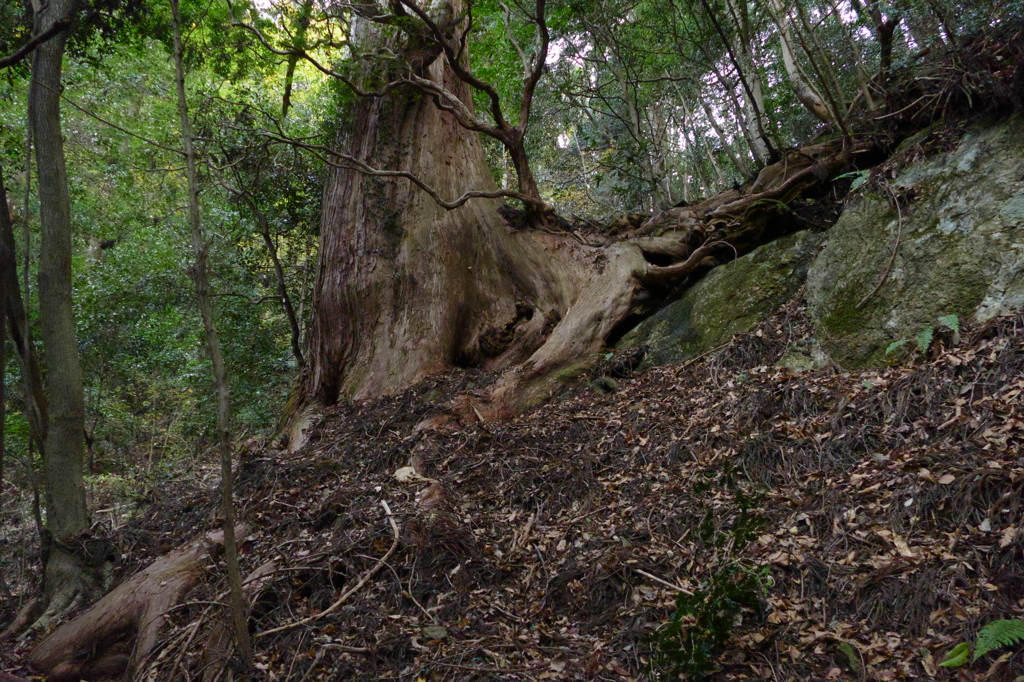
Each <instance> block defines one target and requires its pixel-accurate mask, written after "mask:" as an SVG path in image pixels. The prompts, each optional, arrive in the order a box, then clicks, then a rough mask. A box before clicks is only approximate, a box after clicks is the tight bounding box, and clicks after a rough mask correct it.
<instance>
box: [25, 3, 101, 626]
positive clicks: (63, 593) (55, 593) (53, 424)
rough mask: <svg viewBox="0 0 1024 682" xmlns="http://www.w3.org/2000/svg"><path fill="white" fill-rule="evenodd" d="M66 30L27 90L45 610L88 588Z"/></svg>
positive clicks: (63, 7)
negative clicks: (35, 205)
mask: <svg viewBox="0 0 1024 682" xmlns="http://www.w3.org/2000/svg"><path fill="white" fill-rule="evenodd" d="M74 12H75V2H74V0H52V1H51V2H50V3H49V4H48V5H41V4H37V5H36V27H35V29H36V33H42V32H45V31H47V30H48V29H50V28H51V27H52V26H53V25H54V24H55V23H57V22H64V23H68V22H70V20H71V19H72V17H74ZM65 43H66V34H60V35H58V36H56V37H55V38H53V39H52V40H50V41H48V42H46V43H43V44H42V45H40V46H39V47H37V48H36V51H35V59H34V62H33V64H32V83H31V86H30V89H29V112H30V125H31V126H32V132H33V137H34V139H35V144H36V162H37V165H38V166H39V197H40V202H39V217H40V224H41V227H42V239H41V250H40V257H39V309H40V317H41V322H42V330H43V347H44V348H45V349H46V378H47V397H48V399H49V425H48V428H47V431H46V449H45V453H44V458H43V468H44V471H45V477H46V512H47V513H46V527H47V531H48V532H49V534H50V537H51V539H52V543H51V546H50V551H49V558H48V560H47V563H46V573H45V584H46V590H45V591H46V596H47V598H48V600H49V602H50V604H49V613H50V614H51V615H53V614H57V613H59V612H61V611H62V610H65V609H66V608H68V607H70V606H71V605H72V604H73V603H74V601H75V600H76V599H77V598H78V597H80V596H81V594H82V592H83V590H87V589H89V588H91V587H92V586H91V585H90V581H89V580H88V571H87V570H86V568H85V566H84V565H83V564H82V563H81V559H80V557H78V556H76V552H75V551H74V547H75V546H76V544H77V543H78V542H79V541H80V539H81V537H82V536H83V535H84V534H86V533H87V532H88V530H89V516H88V514H87V513H86V507H85V485H84V482H83V478H82V467H83V464H84V461H85V444H84V440H83V434H84V433H85V399H84V395H83V391H82V369H81V366H80V364H79V358H78V345H77V343H76V342H75V319H74V312H73V310H72V306H71V199H70V196H69V193H68V178H67V171H66V169H65V161H64V142H63V137H62V134H61V124H60V91H61V66H62V61H63V58H64V46H65Z"/></svg>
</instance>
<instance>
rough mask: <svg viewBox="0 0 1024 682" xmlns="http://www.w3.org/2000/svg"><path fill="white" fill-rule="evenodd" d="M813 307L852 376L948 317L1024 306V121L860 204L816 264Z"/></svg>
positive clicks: (978, 135) (914, 171) (974, 140)
mask: <svg viewBox="0 0 1024 682" xmlns="http://www.w3.org/2000/svg"><path fill="white" fill-rule="evenodd" d="M897 200H898V201H899V208H898V209H897V206H896V202H897ZM894 250H895V256H893V251H894ZM807 301H808V305H809V310H810V314H811V317H812V320H813V324H814V327H815V332H816V336H817V337H818V339H819V341H820V343H821V345H822V347H823V348H824V350H825V351H826V352H827V353H828V355H829V356H830V357H831V358H832V360H834V361H835V362H837V363H838V364H839V365H841V366H843V367H847V368H856V367H864V366H877V365H881V364H884V363H885V362H886V361H887V360H888V358H886V355H885V351H886V348H887V346H889V344H891V343H892V342H894V341H899V340H902V339H912V338H914V336H915V335H916V334H918V333H919V332H920V331H921V330H922V329H925V328H927V327H929V326H938V323H937V319H938V318H939V317H941V316H946V315H951V314H955V315H957V316H959V318H961V319H973V320H975V321H984V320H987V319H990V318H992V317H995V316H997V315H1000V314H1004V313H1009V312H1013V311H1016V310H1020V309H1022V308H1024V119H1022V118H1021V117H1019V116H1018V117H1014V118H1012V119H1010V120H1008V121H1004V122H1002V123H1000V124H997V125H992V126H988V127H981V128H977V129H975V130H974V131H972V132H969V133H968V134H967V135H966V136H965V137H964V138H963V139H962V141H961V142H960V143H959V145H958V146H957V148H956V149H955V150H954V151H952V152H949V153H945V154H940V155H937V156H933V157H931V158H928V159H926V160H924V161H919V162H916V163H913V164H911V165H910V166H908V167H907V168H906V169H905V170H903V172H902V173H900V174H899V176H898V177H897V178H896V179H895V180H891V181H889V182H888V185H887V186H885V185H882V186H881V187H879V188H878V189H876V190H874V191H871V192H868V193H866V194H865V195H864V196H863V197H859V198H856V199H854V200H853V201H852V202H851V203H850V204H849V206H848V208H847V209H846V211H845V212H844V213H843V215H842V217H841V218H840V219H839V222H838V223H837V224H836V225H835V226H834V227H832V228H831V230H830V231H829V233H828V240H827V242H826V245H825V246H824V248H823V249H822V251H821V253H820V255H819V256H818V257H817V258H816V259H815V260H814V263H813V264H812V265H811V267H810V271H809V273H808V276H807Z"/></svg>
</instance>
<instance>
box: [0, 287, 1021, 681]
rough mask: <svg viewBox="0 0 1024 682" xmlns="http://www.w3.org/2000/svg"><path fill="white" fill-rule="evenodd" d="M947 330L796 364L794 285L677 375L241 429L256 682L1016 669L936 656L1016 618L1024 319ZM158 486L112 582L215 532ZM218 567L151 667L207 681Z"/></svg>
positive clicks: (622, 367) (1017, 665)
mask: <svg viewBox="0 0 1024 682" xmlns="http://www.w3.org/2000/svg"><path fill="white" fill-rule="evenodd" d="M961 331H962V333H963V338H962V340H959V343H957V344H954V342H953V339H952V338H950V337H949V336H948V335H947V336H946V337H944V338H938V339H937V340H936V341H935V343H934V344H933V346H932V347H931V349H930V351H929V352H928V353H927V355H921V354H918V356H917V357H916V360H915V361H914V362H913V363H910V364H906V365H903V366H896V367H892V368H889V369H886V370H884V371H865V372H856V373H847V372H841V371H838V370H836V369H834V368H824V369H820V370H814V371H810V372H806V373H803V374H790V373H788V372H787V371H785V370H783V369H780V368H779V367H778V366H777V365H776V363H777V362H778V361H779V359H780V358H781V357H782V356H783V354H784V353H785V352H786V351H787V349H790V348H794V347H798V346H800V345H801V344H804V343H806V342H807V339H808V337H809V327H808V325H807V322H806V313H805V309H804V306H803V304H802V301H801V300H800V299H799V298H798V299H796V300H794V301H793V302H791V303H790V304H788V305H787V306H785V307H783V308H782V309H781V310H780V311H779V312H778V313H777V314H776V315H774V316H773V317H771V318H769V319H768V320H766V321H765V322H764V323H763V324H762V325H761V326H759V327H758V328H757V329H756V330H755V331H754V332H751V333H749V334H745V335H742V336H737V337H735V338H734V339H733V340H732V341H731V342H730V343H729V344H727V345H725V346H723V347H721V348H718V349H716V350H715V351H712V352H710V353H708V354H706V355H704V356H702V357H700V358H697V359H695V360H692V361H690V362H688V363H686V364H684V365H681V366H670V367H662V368H656V369H652V370H648V371H644V372H637V373H635V374H634V373H632V372H631V370H630V366H631V364H633V363H632V362H630V360H631V358H628V357H616V356H612V357H609V358H608V359H606V360H605V361H603V362H602V363H601V364H600V365H599V368H598V370H597V371H595V373H594V375H593V376H592V377H591V379H592V380H591V381H590V382H580V384H579V385H578V386H577V387H576V388H575V389H573V390H571V391H569V392H567V393H566V394H564V395H562V396H557V397H555V398H554V399H553V400H551V401H549V402H548V403H546V404H544V405H541V406H539V407H537V408H535V409H534V410H532V411H530V412H528V413H527V414H525V415H523V416H522V417H520V418H518V419H516V420H514V421H512V422H509V423H505V424H500V425H494V424H486V425H484V424H480V423H473V424H466V423H460V422H459V421H458V420H457V419H456V418H455V417H454V416H453V415H452V414H451V413H450V412H449V411H448V409H447V407H446V405H448V403H449V401H450V400H451V398H452V397H453V396H454V395H458V394H466V393H467V392H469V393H470V394H472V392H473V391H474V390H480V389H482V388H483V385H484V384H485V383H486V382H487V381H488V378H487V377H486V376H484V375H481V374H475V373H472V372H465V373H459V374H455V375H450V376H447V377H444V378H440V379H436V380H430V381H426V382H424V383H422V384H420V385H419V386H417V387H415V388H414V389H412V390H410V391H408V392H406V393H405V394H403V395H400V396H396V397H393V398H388V399H384V400H380V401H377V402H374V403H371V404H365V405H356V406H338V407H335V408H332V409H330V410H328V411H327V412H326V413H325V414H324V415H323V416H322V417H321V418H320V420H319V421H318V423H316V424H315V426H314V427H313V429H312V430H311V432H310V433H311V437H310V439H309V441H308V442H307V443H306V444H305V445H304V446H303V447H302V448H301V449H300V450H299V451H297V452H295V453H291V454H290V453H288V452H287V451H285V450H281V449H277V448H276V447H275V446H274V445H273V444H267V445H255V444H252V445H250V447H249V449H248V450H246V451H245V452H244V453H243V454H242V457H241V462H240V464H239V475H238V481H237V489H236V494H237V500H238V505H239V509H240V514H239V516H240V519H242V520H243V521H245V522H246V523H247V524H248V526H249V529H250V530H249V534H248V539H247V540H246V542H245V545H244V548H243V552H242V562H243V571H245V572H247V573H252V572H254V571H256V570H257V569H258V568H259V569H260V575H261V576H262V577H260V578H259V579H258V580H253V581H252V582H251V583H250V585H249V591H250V595H251V598H252V601H253V605H252V617H251V621H250V622H251V625H252V631H253V633H254V637H255V639H254V645H255V648H256V651H257V660H258V668H259V670H260V675H259V676H258V678H260V679H279V680H285V679H287V680H299V681H303V682H304V681H306V680H325V679H332V680H408V681H409V682H414V681H421V680H548V679H550V680H559V679H566V680H589V679H594V680H598V679H599V680H628V679H640V678H643V677H644V676H645V675H646V676H647V677H648V678H651V677H656V676H657V675H656V672H657V671H670V670H672V668H673V665H678V666H681V667H679V668H678V669H679V670H682V671H688V672H690V673H695V672H698V671H699V670H701V669H703V670H704V671H706V672H707V674H708V675H709V678H710V679H721V680H727V679H728V680H734V679H735V680H739V679H761V680H811V679H814V680H822V679H842V680H891V679H905V678H913V677H917V678H926V679H927V678H937V679H959V680H993V681H995V680H1014V679H1020V677H1019V676H1021V675H1024V660H1022V658H1024V657H1022V656H1021V655H1020V653H1019V650H1018V652H1017V653H1014V652H1013V651H1012V650H1011V649H1008V650H998V651H995V652H993V653H991V654H989V655H988V656H985V657H983V658H982V659H981V660H979V661H977V662H976V663H974V664H968V665H966V666H964V667H963V668H959V669H948V668H942V667H938V664H939V663H940V662H941V661H942V660H943V659H944V657H945V656H946V654H947V653H948V652H949V651H950V650H951V649H952V648H953V647H955V646H956V645H957V644H959V643H960V642H962V641H970V642H973V641H974V637H975V636H976V634H977V633H978V631H979V629H980V628H981V627H983V626H984V625H985V624H987V623H989V622H991V621H993V620H996V619H1001V618H1017V617H1021V616H1022V613H1024V558H1022V549H1024V526H1022V500H1024V496H1022V492H1024V491H1022V487H1024V455H1022V450H1024V448H1022V444H1024V407H1022V403H1024V400H1022V395H1024V315H1018V316H1015V317H1004V318H999V319H996V320H994V321H992V322H990V323H988V324H986V325H984V326H983V327H980V328H975V329H963V330H961ZM601 376H605V377H608V376H611V377H613V378H614V381H612V382H610V381H608V380H607V378H604V379H600V377H601ZM599 385H600V386H604V387H605V390H608V389H609V388H610V389H614V390H613V392H610V393H607V392H602V391H601V390H599V389H598V386H599ZM396 472H398V476H396ZM402 479H404V480H402ZM424 479H429V480H424ZM155 495H156V500H155V502H154V503H152V504H151V505H149V506H148V507H147V508H146V509H145V511H144V512H142V513H141V514H139V515H138V516H137V517H136V518H135V519H134V520H133V521H132V522H131V523H130V524H129V525H128V526H127V527H125V528H124V529H123V531H122V532H121V534H120V539H119V541H118V542H119V548H120V549H121V550H122V554H123V556H124V557H126V558H128V559H129V560H127V561H125V562H124V563H123V565H122V567H121V572H122V573H123V574H124V575H129V574H130V573H131V572H132V571H133V570H134V569H135V568H137V567H139V566H141V565H144V564H145V563H146V562H147V561H148V559H149V558H151V557H153V556H156V555H157V554H159V553H160V552H162V551H166V549H167V548H169V547H172V546H176V545H178V544H180V543H182V542H184V541H186V540H188V539H189V538H191V537H194V536H195V535H196V534H197V533H199V532H202V531H206V530H209V529H211V528H213V527H215V526H216V501H217V500H216V494H215V493H214V492H211V491H210V489H209V486H205V487H204V486H202V485H199V484H198V481H197V480H196V477H192V478H189V479H186V480H182V481H181V482H180V483H177V484H174V485H173V486H171V485H166V486H164V487H163V488H159V489H158V490H157V491H156V492H155ZM382 502H384V503H387V504H386V507H387V508H388V509H390V511H391V513H392V514H393V516H391V517H390V518H389V517H388V515H387V513H386V512H385V505H382ZM392 520H393V521H395V524H394V525H392V524H391V521H392ZM391 548H394V549H395V551H394V552H393V553H391V554H390V555H389V550H390V549H391ZM385 557H386V561H384V562H383V563H382V562H381V560H382V558H385ZM374 568H377V569H378V570H377V572H375V573H372V575H370V577H369V579H368V580H366V582H365V583H361V580H362V579H363V578H364V577H365V576H367V575H368V574H369V573H370V572H371V571H372V570H373V569H374ZM210 569H211V570H210V571H209V573H208V574H207V576H206V578H205V579H204V581H203V582H202V583H201V585H200V587H198V588H197V589H196V590H194V591H193V592H192V594H191V595H190V602H189V603H188V604H187V605H185V606H183V607H179V608H178V609H176V610H175V612H174V613H173V614H172V616H171V625H170V626H169V628H168V630H167V631H166V633H165V636H164V638H163V640H162V643H161V648H160V650H159V651H158V652H156V653H154V655H153V656H152V659H151V660H152V663H151V670H152V676H151V677H150V679H171V677H173V674H172V667H173V670H174V671H179V670H180V671H189V674H190V677H189V678H186V679H198V677H199V676H201V674H200V670H201V669H202V666H203V665H204V664H203V660H202V655H203V654H202V649H203V648H204V647H202V646H196V645H195V644H194V643H196V642H202V641H203V637H205V636H206V634H205V633H206V631H207V628H209V627H211V625H212V623H213V621H214V620H215V619H216V618H226V614H225V613H220V612H219V610H218V609H214V608H211V606H210V602H211V601H216V600H218V599H220V598H221V597H222V596H223V593H224V590H225V582H224V578H223V571H221V570H219V569H218V568H217V567H216V566H213V565H211V566H210ZM353 587H358V589H355V590H352V588H353ZM346 594H347V596H345V595H346ZM690 594H692V595H694V596H692V597H690V596H689V595H690ZM343 596H345V599H344V601H342V599H341V598H342V597H343ZM677 598H678V599H679V602H678V603H677ZM339 602H341V603H339ZM328 609H330V610H329V611H328ZM325 611H326V613H325ZM673 614H676V616H675V617H674V616H673ZM304 619H305V620H304ZM300 621H301V622H300ZM673 622H674V623H675V626H673V627H666V626H667V625H668V624H670V623H673ZM197 628H198V629H197ZM275 629H279V630H277V631H275V632H271V631H272V630H275ZM27 650H28V645H27V644H25V645H21V647H20V648H16V649H13V650H8V651H7V652H5V653H4V656H3V659H2V661H0V662H2V663H3V664H5V665H4V666H3V667H4V668H6V669H8V670H20V672H22V673H24V672H25V670H24V669H23V668H18V667H17V666H18V662H19V661H20V660H23V659H21V658H20V655H21V654H23V653H24V652H25V651H27ZM652 666H653V667H652ZM0 669H2V668H0ZM645 671H648V672H645ZM650 671H654V672H650ZM665 677H666V678H672V676H671V675H665ZM690 679H692V677H691V678H690Z"/></svg>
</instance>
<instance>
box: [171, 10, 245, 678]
mask: <svg viewBox="0 0 1024 682" xmlns="http://www.w3.org/2000/svg"><path fill="white" fill-rule="evenodd" d="M170 5H171V18H172V21H171V24H172V32H173V38H174V55H173V57H174V76H175V79H174V80H175V86H176V89H177V96H178V116H179V119H180V122H181V140H182V144H183V146H184V148H185V172H186V175H187V176H188V209H189V210H188V217H189V226H190V227H191V233H192V250H193V253H194V254H195V259H196V260H195V263H194V264H193V268H192V276H193V280H194V281H195V285H196V301H197V303H198V305H199V312H200V314H201V315H202V318H203V329H204V330H205V332H206V348H207V351H208V352H209V353H210V362H211V364H212V365H213V380H214V384H215V386H216V390H217V444H218V449H219V451H220V471H221V480H220V490H221V519H222V521H223V532H224V564H225V567H226V569H227V574H228V585H229V587H230V597H229V600H228V601H229V605H230V608H231V617H232V621H233V623H234V629H235V645H236V646H237V647H238V655H239V657H240V658H241V663H242V668H243V670H245V671H250V670H252V666H253V660H252V646H251V644H250V642H249V629H248V616H247V613H246V611H247V609H246V604H245V595H244V593H243V591H242V575H241V572H240V571H239V568H238V545H237V543H236V540H235V504H234V500H233V499H232V491H233V488H234V483H233V476H232V470H231V400H230V394H229V392H228V374H227V368H226V367H225V365H224V357H223V355H221V349H220V339H219V337H218V335H217V326H216V324H215V322H214V319H213V306H212V304H211V303H210V284H209V275H208V270H209V264H208V255H209V249H208V245H207V242H206V237H205V235H204V234H203V223H202V216H201V215H200V211H199V176H198V173H197V171H196V152H195V145H194V141H193V138H192V122H191V120H190V119H189V113H188V99H187V97H186V94H185V68H184V65H183V63H182V44H181V19H180V16H179V13H178V0H170Z"/></svg>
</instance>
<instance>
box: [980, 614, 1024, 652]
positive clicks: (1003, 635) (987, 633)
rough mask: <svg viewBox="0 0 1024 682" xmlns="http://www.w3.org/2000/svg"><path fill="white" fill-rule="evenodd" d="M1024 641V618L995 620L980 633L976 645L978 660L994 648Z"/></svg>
mask: <svg viewBox="0 0 1024 682" xmlns="http://www.w3.org/2000/svg"><path fill="white" fill-rule="evenodd" d="M1022 641H1024V620H1021V619H1019V618H1015V619H1013V620H994V621H992V622H991V623H989V624H988V625H986V626H985V627H983V628H982V629H981V632H979V633H978V642H977V644H976V645H975V647H974V658H973V659H971V660H972V661H976V660H978V659H979V658H981V657H982V656H984V655H985V654H987V653H988V652H990V651H992V650H993V649H999V648H1000V647H1004V646H1009V645H1011V644H1016V643H1017V642H1022Z"/></svg>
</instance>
